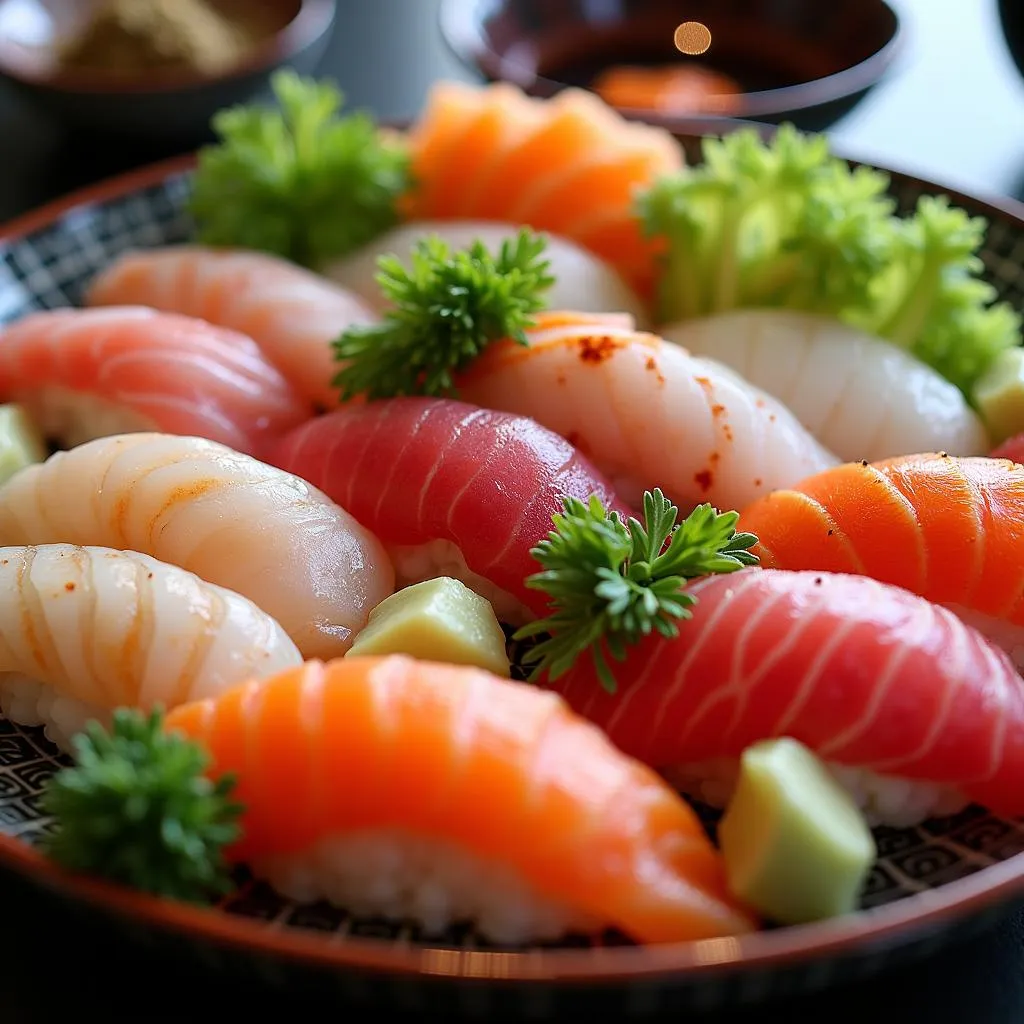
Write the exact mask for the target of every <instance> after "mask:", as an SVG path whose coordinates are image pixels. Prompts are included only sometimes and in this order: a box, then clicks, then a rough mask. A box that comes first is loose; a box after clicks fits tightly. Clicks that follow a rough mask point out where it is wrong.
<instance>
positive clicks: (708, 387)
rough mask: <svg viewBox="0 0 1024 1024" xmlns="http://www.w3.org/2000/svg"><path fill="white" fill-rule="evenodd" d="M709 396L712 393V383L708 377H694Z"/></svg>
mask: <svg viewBox="0 0 1024 1024" xmlns="http://www.w3.org/2000/svg"><path fill="white" fill-rule="evenodd" d="M693 379H694V380H695V381H696V382H697V383H698V384H699V385H700V386H701V387H702V388H703V389H704V390H705V391H706V392H707V393H708V394H709V395H710V394H711V391H712V384H711V381H710V380H708V378H707V377H694V378H693Z"/></svg>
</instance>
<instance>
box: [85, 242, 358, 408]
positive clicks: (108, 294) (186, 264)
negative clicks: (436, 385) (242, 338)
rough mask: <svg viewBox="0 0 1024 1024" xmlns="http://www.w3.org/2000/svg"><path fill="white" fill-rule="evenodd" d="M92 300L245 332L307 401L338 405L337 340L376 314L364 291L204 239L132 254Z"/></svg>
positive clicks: (105, 275) (113, 268)
mask: <svg viewBox="0 0 1024 1024" xmlns="http://www.w3.org/2000/svg"><path fill="white" fill-rule="evenodd" d="M86 301H87V303H88V304H89V305H91V306H110V305H139V306H152V307H153V308H154V309H160V310H165V311H167V312H171V313H183V314H185V315H186V316H193V317H199V318H201V319H203V320H208V321H209V322H210V323H212V324H218V325H220V326H222V327H229V328H232V329H233V330H236V331H241V332H242V333H244V334H247V335H248V336H249V337H250V338H252V339H253V340H254V341H255V342H256V344H257V345H259V347H260V348H261V349H262V350H263V354H264V355H265V356H266V358H267V359H268V360H269V361H270V362H271V363H273V364H274V366H276V367H277V369H278V370H279V371H280V372H281V373H282V374H284V376H285V377H286V378H287V379H288V380H289V381H290V382H291V383H292V385H293V386H294V387H295V388H296V389H297V390H298V391H299V392H300V393H301V394H302V395H303V396H304V397H305V398H306V399H307V400H308V401H312V402H316V403H317V404H319V405H322V406H325V407H327V408H331V407H333V406H335V405H337V404H338V396H337V392H336V391H335V390H334V388H332V386H331V378H332V377H333V376H334V373H335V371H336V367H335V366H334V357H333V353H332V351H331V342H332V341H333V340H334V339H335V338H337V337H338V336H339V335H340V334H341V333H342V332H343V331H345V330H347V329H348V328H349V327H352V326H355V325H357V324H371V323H374V322H375V320H376V315H375V314H374V313H373V311H372V310H371V309H370V307H369V306H368V305H367V304H366V303H364V302H363V301H362V299H360V298H359V297H358V296H356V295H353V294H352V293H351V292H348V291H346V290H345V289H344V288H341V287H339V286H338V285H336V284H333V283H332V282H330V281H328V280H327V279H326V278H323V277H320V276H319V275H318V274H314V273H313V272H312V271H309V270H305V269H304V268H302V267H299V266H297V265H296V264H293V263H290V262H288V261H287V260H284V259H281V258H279V257H277V256H269V255H267V254H265V253H258V252H247V251H236V250H222V249H212V248H206V247H204V246H198V245H176V246H168V247H166V248H163V249H146V250H141V251H138V252H128V253H125V254H124V255H122V256H120V257H118V258H117V259H116V260H114V261H113V263H111V264H110V265H109V266H107V267H106V268H105V269H104V270H103V271H101V272H100V274H99V275H98V276H97V277H96V278H95V279H94V280H93V282H92V284H91V285H90V287H89V290H88V293H87V295H86Z"/></svg>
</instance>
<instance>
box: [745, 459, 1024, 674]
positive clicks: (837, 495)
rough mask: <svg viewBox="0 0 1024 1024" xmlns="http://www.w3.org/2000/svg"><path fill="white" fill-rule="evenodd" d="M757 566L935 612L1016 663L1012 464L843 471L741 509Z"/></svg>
mask: <svg viewBox="0 0 1024 1024" xmlns="http://www.w3.org/2000/svg"><path fill="white" fill-rule="evenodd" d="M740 523H741V526H742V529H744V530H748V531H749V532H751V533H754V534H756V535H757V537H758V538H759V543H758V545H757V547H756V548H755V549H754V550H755V552H756V553H757V554H758V556H759V557H760V559H761V562H762V564H763V565H765V566H774V567H777V568H780V569H826V570H829V571H832V572H846V573H859V574H861V575H864V576H871V577H873V578H874V579H878V580H882V581H883V582H885V583H891V584H893V585H895V586H898V587H903V588H905V589H906V590H909V591H911V592H913V593H915V594H920V595H922V596H923V597H926V598H928V599H929V600H930V601H935V602H937V603H938V604H942V605H945V606H947V607H949V608H951V609H952V610H954V611H955V612H956V613H957V614H958V615H960V616H961V617H962V618H964V619H965V620H966V621H968V622H970V623H971V624H972V625H973V626H975V627H976V628H977V629H979V630H981V631H982V632H983V633H984V634H985V635H986V636H988V637H990V638H992V639H993V640H994V641H995V642H996V643H998V644H999V645H1000V646H1001V647H1003V648H1005V649H1006V650H1007V651H1008V652H1009V653H1010V654H1011V655H1012V657H1013V659H1014V661H1015V662H1016V663H1017V664H1018V665H1020V666H1024V466H1019V465H1016V464H1015V463H1012V462H1009V461H1006V460H1003V459H991V458H962V459H961V458H955V457H953V456H951V455H946V454H924V455H908V456H905V457H901V458H896V459H886V460H884V461H881V462H875V463H861V462H855V463H847V464H845V465H842V466H837V467H835V468H833V469H831V470H827V471H825V472H824V473H821V474H817V475H815V476H812V477H809V478H808V479H806V480H802V481H800V482H799V483H797V484H794V485H792V486H791V487H790V488H788V489H786V490H780V491H777V492H776V493H774V494H769V495H767V496H765V497H764V498H762V499H761V500H759V501H757V502H755V503H754V504H752V505H751V506H750V507H749V508H747V509H745V510H744V511H743V513H742V515H741V517H740Z"/></svg>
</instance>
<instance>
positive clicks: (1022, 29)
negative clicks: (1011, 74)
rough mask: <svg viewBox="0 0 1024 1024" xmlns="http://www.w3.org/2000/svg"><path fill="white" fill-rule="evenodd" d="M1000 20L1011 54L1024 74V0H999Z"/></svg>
mask: <svg viewBox="0 0 1024 1024" xmlns="http://www.w3.org/2000/svg"><path fill="white" fill-rule="evenodd" d="M999 22H1000V24H1001V25H1002V26H1003V35H1004V36H1005V37H1006V47H1007V49H1008V50H1009V51H1010V56H1011V57H1012V58H1013V62H1014V64H1016V65H1017V70H1018V71H1019V72H1020V73H1021V75H1024V0H999Z"/></svg>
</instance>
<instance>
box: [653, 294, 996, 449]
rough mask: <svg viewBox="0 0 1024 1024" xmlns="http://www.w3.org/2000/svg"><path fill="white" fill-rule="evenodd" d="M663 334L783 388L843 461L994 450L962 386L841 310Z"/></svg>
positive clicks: (726, 316) (693, 324) (776, 313)
mask: <svg viewBox="0 0 1024 1024" xmlns="http://www.w3.org/2000/svg"><path fill="white" fill-rule="evenodd" d="M659 333H660V334H661V336H662V337H663V338H665V339H666V340H668V341H672V342H675V343H676V344H678V345H682V346H683V348H685V349H686V350H687V351H689V352H692V353H693V354H694V355H697V356H705V357H707V358H710V359H714V360H716V361H718V362H721V363H725V365H726V366H729V367H731V368H732V369H733V370H735V371H736V372H737V373H739V374H740V376H742V377H743V378H744V379H745V380H748V381H750V383H751V384H753V385H754V386H755V387H759V388H762V389H763V390H765V391H767V392H768V393H769V394H771V395H774V396H775V397H776V398H777V399H778V400H779V401H780V402H782V403H784V404H785V405H786V406H787V407H788V408H789V409H791V410H792V411H793V413H794V414H795V415H796V418H797V419H798V420H800V422H801V423H803V425H804V426H805V427H807V429H808V430H809V431H810V432H811V433H812V434H813V435H814V436H815V437H816V438H817V439H818V440H819V441H820V442H821V443H822V444H823V445H824V446H825V447H826V448H828V449H829V451H833V452H835V453H836V455H838V456H839V458H841V459H867V460H868V461H869V462H873V461H875V460H876V459H886V458H890V457H892V456H896V455H906V454H907V453H908V452H921V451H948V452H951V453H952V454H955V455H984V454H985V453H986V452H987V451H988V448H989V438H988V435H987V432H986V429H985V426H984V424H983V423H982V421H981V419H980V417H979V416H978V414H977V413H976V412H975V411H974V410H973V409H972V408H971V407H970V406H969V405H968V404H967V401H966V399H965V398H964V395H963V392H962V391H961V390H960V389H959V388H958V387H957V386H956V385H955V384H953V383H951V382H950V381H948V380H946V378H945V377H943V376H941V375H940V374H939V373H938V371H936V370H933V369H932V368H931V367H930V366H928V365H926V364H925V363H922V362H921V361H920V360H918V359H916V358H915V357H914V356H913V355H911V354H910V353H909V352H907V351H906V350H905V349H902V348H898V347H897V346H895V345H892V344H890V343H889V342H887V341H883V340H881V339H880V338H875V337H872V336H871V335H869V334H865V333H864V332H863V331H859V330H857V329H855V328H853V327H848V326H846V325H845V324H843V323H841V322H839V321H838V320H835V319H833V318H831V317H825V316H815V315H812V314H809V313H798V312H794V311H792V310H783V309H752V310H738V311H736V312H731V313H722V314H718V315H716V316H710V317H701V318H698V319H694V320H686V321H683V322H681V323H678V324H672V325H670V326H668V327H662V328H661V329H660V331H659Z"/></svg>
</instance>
